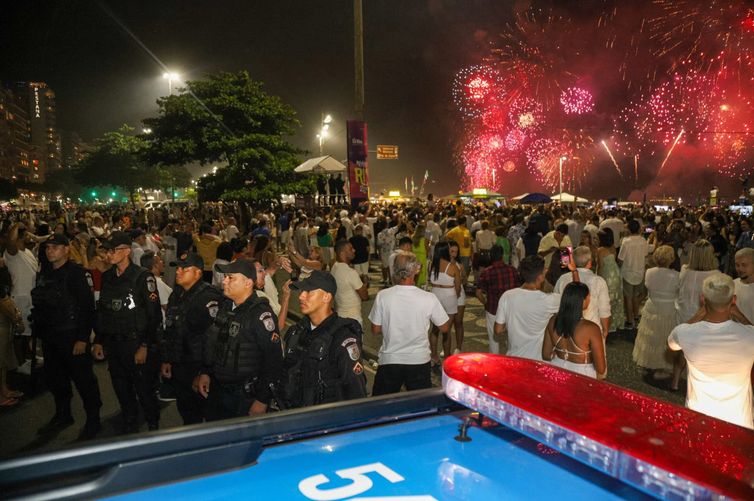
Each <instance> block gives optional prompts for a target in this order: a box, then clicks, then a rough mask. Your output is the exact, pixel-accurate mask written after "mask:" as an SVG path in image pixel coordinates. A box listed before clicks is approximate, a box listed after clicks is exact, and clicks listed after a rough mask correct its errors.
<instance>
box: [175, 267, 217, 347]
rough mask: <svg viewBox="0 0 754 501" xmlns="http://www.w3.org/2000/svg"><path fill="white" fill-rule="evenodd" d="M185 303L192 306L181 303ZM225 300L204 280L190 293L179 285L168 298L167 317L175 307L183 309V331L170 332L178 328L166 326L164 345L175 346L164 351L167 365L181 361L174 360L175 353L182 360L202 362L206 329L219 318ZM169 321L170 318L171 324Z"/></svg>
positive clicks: (193, 287) (190, 290)
mask: <svg viewBox="0 0 754 501" xmlns="http://www.w3.org/2000/svg"><path fill="white" fill-rule="evenodd" d="M186 301H188V302H189V304H187V305H182V304H181V303H184V302H186ZM222 301H223V294H222V292H220V291H219V290H218V289H217V288H216V287H212V286H211V285H208V284H206V283H205V282H202V281H201V280H199V281H198V282H197V283H195V284H194V285H192V286H191V288H190V289H189V290H185V289H184V288H183V287H181V286H180V285H176V287H175V289H173V292H172V293H171V294H170V297H169V298H168V307H167V309H168V315H171V312H172V310H173V309H174V308H179V307H180V308H181V310H182V312H183V315H185V319H184V320H185V323H184V325H183V329H184V332H182V333H175V332H171V328H176V326H171V325H167V326H166V328H165V331H166V333H165V334H166V336H165V337H166V339H165V344H166V345H170V344H172V346H167V347H166V349H165V350H164V351H163V354H162V355H163V359H164V360H165V361H166V362H176V361H178V360H175V359H174V358H175V354H176V353H180V354H181V357H180V361H183V362H201V360H202V353H203V346H204V344H205V342H206V339H205V338H206V332H207V328H208V327H209V326H210V324H212V320H213V319H214V318H215V317H216V316H217V311H218V308H219V306H220V302H222ZM170 320H171V319H170V318H168V322H169V323H170ZM184 336H185V337H184ZM197 338H201V339H197ZM176 343H180V345H179V346H176V345H175V344H176Z"/></svg>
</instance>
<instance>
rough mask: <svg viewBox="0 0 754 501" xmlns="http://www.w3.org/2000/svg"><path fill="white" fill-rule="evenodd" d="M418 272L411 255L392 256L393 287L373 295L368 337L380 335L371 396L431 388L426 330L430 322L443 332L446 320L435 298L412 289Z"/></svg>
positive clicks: (418, 267) (428, 293) (417, 266)
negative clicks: (393, 262) (380, 344)
mask: <svg viewBox="0 0 754 501" xmlns="http://www.w3.org/2000/svg"><path fill="white" fill-rule="evenodd" d="M420 270H421V264H420V263H419V262H418V261H417V260H416V256H414V255H413V254H402V255H399V256H398V257H396V259H395V268H394V275H393V281H394V282H395V284H396V285H395V286H394V287H391V288H390V289H385V290H382V291H380V292H379V293H378V294H377V297H376V298H375V300H374V305H373V306H372V311H371V312H370V313H369V320H370V322H372V334H374V335H375V336H380V335H381V336H382V347H381V348H380V354H379V364H380V365H379V368H378V369H377V375H376V376H375V378H374V387H373V389H372V395H374V396H376V395H384V394H387V393H397V392H399V391H401V388H402V387H403V386H405V387H406V390H407V391H410V390H417V389H421V388H430V387H431V386H432V380H431V369H430V349H429V337H428V336H427V331H428V330H429V327H430V323H432V324H434V325H436V326H437V327H438V328H439V329H440V331H441V332H443V333H445V332H447V331H448V329H449V328H450V319H449V317H448V314H447V313H445V309H444V308H443V307H442V305H441V304H440V300H439V299H437V296H435V295H434V294H432V293H431V292H426V291H423V290H421V289H419V288H418V287H416V286H415V279H416V275H417V274H418V273H419V271H420Z"/></svg>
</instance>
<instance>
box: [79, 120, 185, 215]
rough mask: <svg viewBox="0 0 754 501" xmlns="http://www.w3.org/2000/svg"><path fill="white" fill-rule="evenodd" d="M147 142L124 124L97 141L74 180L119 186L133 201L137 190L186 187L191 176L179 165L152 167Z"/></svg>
mask: <svg viewBox="0 0 754 501" xmlns="http://www.w3.org/2000/svg"><path fill="white" fill-rule="evenodd" d="M148 147H149V143H148V142H147V141H146V140H145V139H144V136H139V135H136V134H134V128H133V127H129V126H128V125H123V126H122V127H121V128H120V129H118V130H117V131H113V132H107V133H106V134H104V135H103V136H102V137H101V138H100V139H98V140H97V147H96V149H95V150H94V151H93V152H92V153H90V154H89V155H87V156H86V157H84V159H83V160H82V161H81V162H79V165H78V167H77V168H76V171H75V174H74V179H75V180H76V181H78V182H80V183H81V184H82V185H84V186H118V187H120V188H123V190H125V191H127V192H128V195H129V198H130V199H131V203H132V204H134V202H135V197H134V196H135V194H136V190H137V189H138V188H174V187H185V186H187V185H188V184H189V181H190V175H189V173H188V171H187V170H186V169H185V167H182V166H163V165H151V164H150V163H149V159H148V153H149V150H148Z"/></svg>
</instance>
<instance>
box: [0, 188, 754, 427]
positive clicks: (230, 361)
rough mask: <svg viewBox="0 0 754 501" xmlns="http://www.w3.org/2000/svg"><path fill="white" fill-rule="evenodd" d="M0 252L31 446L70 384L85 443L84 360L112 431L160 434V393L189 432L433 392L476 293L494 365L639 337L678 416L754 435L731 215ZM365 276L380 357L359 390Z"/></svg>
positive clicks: (520, 221)
mask: <svg viewBox="0 0 754 501" xmlns="http://www.w3.org/2000/svg"><path fill="white" fill-rule="evenodd" d="M327 201H329V200H328V199H327V198H325V200H324V202H327ZM324 202H323V203H324ZM0 247H2V251H3V252H2V258H3V260H2V266H1V267H0V375H1V379H0V383H1V386H0V391H2V394H1V395H0V400H1V401H0V405H2V406H4V407H8V406H13V405H15V404H17V403H18V402H19V400H20V399H21V398H23V395H22V394H21V392H20V391H18V390H14V389H12V388H10V386H9V384H8V378H7V372H8V371H11V370H17V369H19V365H23V362H24V360H26V359H27V358H28V359H33V356H34V354H33V353H30V352H29V349H28V346H27V343H25V342H20V343H19V342H18V340H19V339H20V340H22V341H24V340H26V339H28V337H26V336H32V335H33V337H35V338H38V339H41V340H42V353H43V357H44V371H45V374H46V376H47V380H48V387H49V389H50V390H51V392H52V393H53V394H54V397H55V403H56V413H55V415H54V416H53V417H52V418H51V420H50V422H49V423H48V424H47V425H46V426H45V427H44V429H42V430H40V432H41V433H52V432H56V431H59V430H60V429H62V428H65V427H67V426H70V425H71V424H72V423H73V419H72V417H71V413H70V401H71V398H72V395H73V393H72V391H71V382H73V383H74V384H75V385H76V388H77V390H78V392H79V394H80V395H81V398H82V400H83V401H84V407H85V409H86V412H87V423H86V424H85V426H84V428H83V430H82V438H91V437H93V436H96V434H97V433H98V431H99V428H100V425H99V407H100V405H101V402H100V395H99V390H98V388H97V382H96V379H95V378H94V374H93V370H92V362H93V361H94V360H97V359H105V358H106V359H107V360H108V368H109V372H110V377H111V382H112V385H113V388H114V390H115V393H116V396H117V398H118V401H119V404H120V407H121V417H122V420H123V431H124V432H132V431H135V430H136V429H137V425H136V423H137V413H138V410H139V408H141V410H142V413H143V415H144V417H145V420H146V423H147V426H148V428H149V429H156V428H157V427H158V425H159V410H158V405H157V398H158V394H160V395H161V396H163V395H162V394H163V393H165V394H167V390H168V388H170V389H172V390H173V391H174V392H175V398H176V399H177V407H178V410H179V412H180V414H181V416H182V418H183V421H184V423H186V424H191V423H196V422H201V421H204V420H213V419H222V418H227V417H232V416H238V415H247V414H248V415H258V414H263V413H266V412H270V411H272V410H275V409H287V408H296V407H304V406H308V405H315V404H319V403H327V402H334V401H338V400H345V399H351V398H360V397H365V396H367V395H368V394H372V395H382V394H386V393H392V392H397V391H400V390H401V389H403V388H405V389H406V390H413V389H421V388H428V387H430V386H431V385H432V379H431V375H432V372H433V371H435V372H439V371H440V368H441V364H442V359H443V357H447V356H450V355H451V354H453V353H458V352H462V351H464V314H465V307H466V303H467V301H468V300H469V298H476V299H478V300H479V301H480V302H481V304H482V305H483V306H484V310H485V316H486V326H487V335H488V343H489V351H490V352H491V353H501V352H503V351H502V350H503V348H504V349H505V351H504V353H506V354H508V355H512V356H519V357H526V358H530V359H533V360H539V361H549V362H550V363H552V364H554V365H557V366H559V367H562V368H564V369H568V370H571V371H574V372H577V373H580V374H583V375H586V376H590V377H595V378H606V377H607V374H608V367H609V360H608V359H607V356H606V349H605V340H606V339H607V338H608V337H609V336H610V335H613V334H615V333H616V332H617V331H618V330H621V331H629V332H635V333H636V334H635V338H636V339H635V344H634V350H633V360H634V362H635V363H636V365H637V367H638V368H640V369H642V370H643V371H644V377H645V379H646V380H647V381H649V382H651V383H655V384H658V385H664V386H665V387H667V389H668V390H669V391H677V390H678V389H679V385H680V384H681V380H682V377H683V374H684V373H687V374H688V376H687V378H686V379H687V385H688V387H687V405H688V406H689V407H690V408H692V409H695V410H698V411H700V412H704V413H706V414H709V415H712V416H715V417H718V418H721V419H725V420H727V421H730V422H733V423H736V424H739V425H742V426H746V427H749V428H754V424H753V423H752V396H751V393H752V388H751V380H750V373H751V368H752V364H753V363H754V328H753V327H751V320H752V319H754V285H752V284H754V240H753V239H752V226H751V220H750V219H749V218H748V217H746V216H743V215H740V214H737V213H733V212H730V211H728V210H725V209H720V208H706V207H699V208H691V207H681V208H677V209H675V210H672V211H665V212H661V211H657V210H655V209H654V208H652V207H651V206H637V207H634V208H629V209H621V208H604V207H594V208H586V207H571V206H557V205H551V206H544V205H543V206H538V207H532V206H514V207H505V206H502V207H500V206H496V205H484V204H479V205H465V204H463V203H461V202H460V201H459V202H445V203H442V202H436V201H435V200H433V198H432V197H431V196H430V197H428V200H427V201H426V202H421V203H420V202H416V203H413V204H389V203H386V204H372V205H365V206H362V207H359V209H358V210H355V211H351V210H347V209H334V208H332V207H331V206H328V205H316V206H314V207H309V208H307V209H301V208H298V209H297V208H293V207H278V208H275V209H270V210H262V211H249V210H248V209H246V208H243V207H241V206H238V205H233V204H205V205H203V206H201V207H186V208H174V209H162V210H149V211H147V210H129V209H128V208H116V207H113V208H108V207H98V208H96V209H95V208H72V209H70V210H65V209H60V210H58V211H56V212H55V213H50V212H35V211H18V212H13V213H9V214H7V215H6V217H5V219H3V221H2V223H1V224H0ZM370 264H373V265H374V266H377V267H379V269H380V273H381V280H380V283H378V284H376V285H378V286H379V288H380V289H381V290H380V291H379V292H378V293H377V295H376V297H374V303H373V305H372V307H371V310H370V312H369V313H368V315H367V318H368V320H369V328H370V329H371V331H370V332H371V334H372V335H374V336H378V337H379V338H380V339H381V347H380V349H379V354H378V361H377V362H378V366H377V372H376V375H375V380H374V384H373V387H372V388H367V383H366V378H365V375H364V365H363V364H364V362H363V360H362V352H363V329H364V328H365V326H366V325H367V324H366V323H365V319H364V318H363V313H362V309H363V308H362V306H363V305H362V303H363V302H364V301H366V300H367V299H368V295H369V279H370V278H369V277H370ZM276 274H280V275H279V277H280V276H284V277H286V280H285V281H282V282H283V283H282V285H279V284H280V283H281V280H277V283H276V280H274V279H273V277H274V276H275V275H276ZM288 278H290V279H288ZM293 295H297V297H298V303H299V304H300V314H301V315H300V316H298V315H296V316H295V318H294V316H292V315H290V310H289V307H290V305H291V298H292V296H293ZM60 305H65V307H64V308H60V307H58V308H57V309H56V307H57V306H60ZM289 317H290V318H289ZM30 320H31V322H30ZM292 320H297V321H296V322H295V324H294V325H291V326H289V324H290V323H291V321H292ZM14 338H15V340H16V342H15V343H14ZM26 363H27V364H28V363H29V361H27V362H26ZM20 370H23V367H21V368H20ZM160 378H161V379H162V386H160V384H159V379H160ZM158 387H159V388H160V391H158Z"/></svg>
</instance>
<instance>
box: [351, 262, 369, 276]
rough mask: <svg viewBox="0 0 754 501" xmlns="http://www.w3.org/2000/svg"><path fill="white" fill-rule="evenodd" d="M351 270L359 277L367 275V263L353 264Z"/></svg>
mask: <svg viewBox="0 0 754 501" xmlns="http://www.w3.org/2000/svg"><path fill="white" fill-rule="evenodd" d="M353 269H354V270H356V271H357V272H358V273H359V275H369V261H367V262H366V263H359V264H354V265H353Z"/></svg>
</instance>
